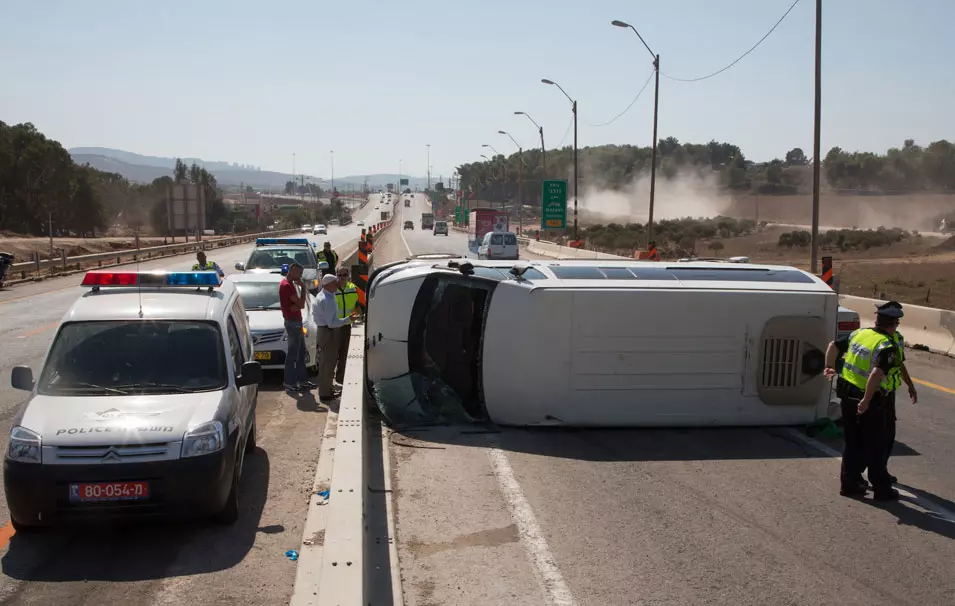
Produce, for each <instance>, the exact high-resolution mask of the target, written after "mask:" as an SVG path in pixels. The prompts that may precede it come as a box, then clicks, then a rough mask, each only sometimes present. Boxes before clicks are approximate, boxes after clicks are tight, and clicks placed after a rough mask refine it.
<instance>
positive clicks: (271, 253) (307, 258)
mask: <svg viewBox="0 0 955 606" xmlns="http://www.w3.org/2000/svg"><path fill="white" fill-rule="evenodd" d="M292 263H298V264H299V265H301V266H302V267H304V268H305V269H318V259H316V258H315V255H314V253H312V251H310V250H308V249H307V248H305V247H304V246H298V247H294V248H259V249H256V250H255V251H254V252H253V253H252V256H251V257H250V258H249V264H248V266H247V269H281V267H282V266H283V265H290V264H292Z"/></svg>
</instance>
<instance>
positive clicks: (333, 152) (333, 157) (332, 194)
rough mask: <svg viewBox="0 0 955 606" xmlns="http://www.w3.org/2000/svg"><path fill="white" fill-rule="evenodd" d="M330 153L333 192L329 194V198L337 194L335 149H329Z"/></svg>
mask: <svg viewBox="0 0 955 606" xmlns="http://www.w3.org/2000/svg"><path fill="white" fill-rule="evenodd" d="M329 153H330V154H331V155H332V193H330V194H329V198H328V199H329V200H331V199H332V198H333V197H334V196H335V150H334V149H332V150H329Z"/></svg>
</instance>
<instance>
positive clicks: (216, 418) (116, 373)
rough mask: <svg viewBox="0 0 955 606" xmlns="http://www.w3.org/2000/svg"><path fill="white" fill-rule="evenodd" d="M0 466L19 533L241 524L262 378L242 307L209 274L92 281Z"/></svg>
mask: <svg viewBox="0 0 955 606" xmlns="http://www.w3.org/2000/svg"><path fill="white" fill-rule="evenodd" d="M82 286H84V287H87V288H89V290H88V292H86V293H85V294H83V295H82V296H81V297H80V298H79V299H78V300H77V301H76V302H75V303H74V304H73V306H72V307H71V308H70V310H69V311H68V312H67V313H66V315H65V316H64V317H63V319H62V321H61V322H60V326H59V327H58V329H57V331H56V336H55V337H54V338H53V342H52V344H51V346H50V348H49V350H48V352H47V354H46V357H45V360H44V362H43V366H42V368H41V369H40V373H39V376H38V377H36V378H34V375H33V371H32V369H30V368H29V367H25V366H18V367H16V368H14V369H13V373H12V384H13V387H15V388H17V389H22V390H26V391H29V392H30V398H29V400H28V401H27V402H26V403H25V404H24V406H23V407H22V408H21V410H20V411H19V413H18V415H17V417H16V418H15V419H14V421H13V428H12V429H11V431H10V438H9V446H8V449H7V453H6V457H5V460H4V466H3V482H4V487H5V489H6V497H7V505H8V507H9V510H10V517H11V519H12V521H13V524H14V526H15V528H16V529H17V530H18V531H22V530H28V529H30V528H32V527H36V526H48V525H52V524H54V523H56V522H57V521H70V520H91V519H107V520H110V519H114V518H117V517H127V516H130V517H140V516H141V517H153V516H189V517H192V516H206V515H210V516H213V517H214V518H215V519H217V520H218V521H220V522H224V523H232V522H234V521H235V520H236V519H237V518H238V515H239V503H238V499H239V479H240V477H241V476H242V467H243V462H244V460H245V457H246V456H247V455H248V454H250V453H252V452H253V451H254V449H255V436H256V423H255V408H256V398H257V394H258V383H260V382H261V380H262V368H261V366H260V365H259V363H258V362H256V361H254V359H253V349H252V338H251V335H250V331H249V323H248V319H247V316H246V311H245V307H244V306H243V303H242V300H241V298H240V297H239V293H238V291H237V290H236V288H235V286H234V285H233V284H232V283H231V282H225V283H223V282H222V281H221V279H220V278H219V276H218V275H216V273H215V272H125V271H123V272H105V271H94V272H89V273H87V274H86V276H85V277H84V278H83V282H82Z"/></svg>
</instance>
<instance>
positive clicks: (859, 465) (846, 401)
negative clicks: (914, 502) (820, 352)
mask: <svg viewBox="0 0 955 606" xmlns="http://www.w3.org/2000/svg"><path fill="white" fill-rule="evenodd" d="M903 315H904V314H903V313H902V306H901V305H900V304H898V303H896V302H895V301H890V302H889V303H886V304H884V305H881V306H879V307H878V308H877V310H876V321H875V327H874V328H862V329H859V330H856V331H854V332H853V333H852V334H851V335H849V337H848V338H843V339H840V340H838V341H833V342H831V343H829V347H828V348H827V350H826V369H825V376H826V377H827V378H830V379H831V378H833V377H835V376H836V369H835V364H836V359H837V356H841V355H844V356H845V360H844V363H843V367H842V373H841V374H840V376H839V381H838V383H837V387H836V394H837V395H838V396H839V397H840V398H841V403H842V420H843V430H844V433H845V449H844V451H843V455H842V472H841V474H840V482H841V489H840V491H839V494H841V495H843V496H847V497H859V496H864V495H865V493H866V488H867V487H866V483H865V482H864V481H863V479H862V472H863V471H864V470H865V469H866V468H868V476H869V482H870V483H871V484H872V490H873V498H875V499H876V500H879V501H892V500H896V499H898V498H899V492H898V491H897V490H895V489H894V488H892V483H893V478H892V477H891V476H890V475H889V472H888V469H887V468H886V464H887V462H888V456H889V455H888V453H889V440H890V433H889V429H890V428H889V408H890V406H889V402H890V398H891V397H893V396H894V392H895V390H896V389H898V388H899V386H900V385H901V384H902V381H903V364H902V354H900V353H899V341H897V340H896V336H895V333H896V330H897V328H898V326H899V319H900V318H901V317H902V316H903ZM904 376H905V377H906V378H908V373H907V372H905V373H904ZM909 381H911V379H908V380H907V381H906V383H909ZM909 394H910V396H911V397H912V400H913V402H914V401H915V399H916V396H915V392H914V386H911V385H910V388H909Z"/></svg>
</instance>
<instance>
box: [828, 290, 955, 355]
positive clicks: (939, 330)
mask: <svg viewBox="0 0 955 606" xmlns="http://www.w3.org/2000/svg"><path fill="white" fill-rule="evenodd" d="M839 303H840V304H841V305H842V306H843V307H847V308H849V309H851V310H853V311H855V312H856V313H858V314H859V317H860V318H861V319H862V325H863V326H866V325H867V324H868V323H869V322H871V321H872V320H873V316H874V315H875V307H876V306H877V305H882V304H883V303H885V301H881V300H879V299H866V298H865V297H853V296H850V295H839ZM903 308H904V311H905V317H904V318H902V324H901V325H900V326H899V330H901V331H902V334H903V335H905V342H906V344H907V345H910V346H911V345H924V346H926V347H928V348H929V351H933V352H935V353H941V354H945V355H949V356H951V355H955V312H952V311H948V310H945V309H935V308H933V307H922V306H921V305H909V304H903Z"/></svg>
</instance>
